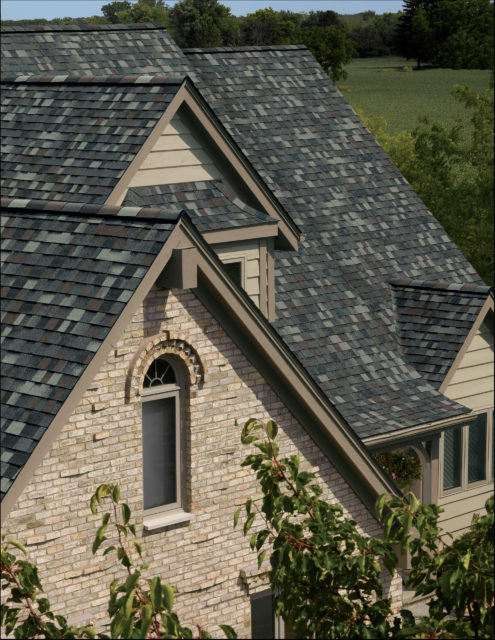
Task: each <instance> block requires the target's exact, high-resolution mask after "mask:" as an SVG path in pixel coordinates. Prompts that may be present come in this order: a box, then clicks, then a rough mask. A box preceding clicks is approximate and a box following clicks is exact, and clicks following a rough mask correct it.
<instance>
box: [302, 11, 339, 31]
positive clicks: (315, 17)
mask: <svg viewBox="0 0 495 640" xmlns="http://www.w3.org/2000/svg"><path fill="white" fill-rule="evenodd" d="M337 24H341V23H340V18H339V14H338V13H335V11H310V12H309V14H308V16H307V17H306V18H304V20H303V21H302V26H303V27H331V26H333V25H337Z"/></svg>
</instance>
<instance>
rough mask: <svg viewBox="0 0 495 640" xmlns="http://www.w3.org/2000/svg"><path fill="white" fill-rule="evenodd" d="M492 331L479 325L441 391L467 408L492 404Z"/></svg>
mask: <svg viewBox="0 0 495 640" xmlns="http://www.w3.org/2000/svg"><path fill="white" fill-rule="evenodd" d="M493 386H494V385H493V335H491V334H490V331H489V329H488V326H487V325H486V324H485V325H482V327H481V328H480V330H479V331H478V333H477V334H476V335H475V337H474V338H473V341H472V342H471V344H470V345H469V348H468V349H467V351H466V353H465V354H464V357H463V358H462V360H461V363H460V364H459V367H458V368H457V370H456V372H455V373H454V375H453V377H452V380H451V381H450V384H449V385H448V387H447V389H446V390H445V395H446V396H447V397H448V398H451V399H452V400H457V401H458V402H460V403H461V404H464V405H465V406H467V407H469V408H470V409H482V408H485V407H490V406H493Z"/></svg>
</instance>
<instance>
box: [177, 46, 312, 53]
mask: <svg viewBox="0 0 495 640" xmlns="http://www.w3.org/2000/svg"><path fill="white" fill-rule="evenodd" d="M297 49H306V50H308V47H307V46H306V45H305V44H273V45H267V44H262V45H246V46H243V47H211V48H208V47H205V48H200V47H186V48H184V49H182V52H183V53H185V54H186V55H188V54H192V53H248V52H249V51H290V50H297Z"/></svg>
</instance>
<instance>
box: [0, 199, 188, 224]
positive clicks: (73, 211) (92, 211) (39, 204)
mask: <svg viewBox="0 0 495 640" xmlns="http://www.w3.org/2000/svg"><path fill="white" fill-rule="evenodd" d="M0 206H1V207H2V209H12V210H16V211H25V212H33V211H36V212H39V213H43V212H54V213H63V214H67V215H87V216H103V217H112V218H113V217H116V218H131V219H132V218H138V219H139V220H143V219H146V220H153V221H157V222H164V221H166V222H177V221H178V220H179V218H180V217H181V216H182V215H183V213H182V212H180V213H179V214H177V213H173V214H171V213H167V212H166V211H164V210H163V209H160V208H159V207H137V206H136V207H131V206H125V207H123V206H116V205H99V204H90V203H87V202H65V201H63V200H58V201H47V200H35V199H29V198H7V197H2V198H0Z"/></svg>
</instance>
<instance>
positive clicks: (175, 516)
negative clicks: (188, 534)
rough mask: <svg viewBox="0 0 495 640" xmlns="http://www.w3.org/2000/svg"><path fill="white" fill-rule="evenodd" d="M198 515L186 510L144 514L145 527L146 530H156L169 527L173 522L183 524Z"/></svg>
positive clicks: (193, 519) (192, 520)
mask: <svg viewBox="0 0 495 640" xmlns="http://www.w3.org/2000/svg"><path fill="white" fill-rule="evenodd" d="M195 520H196V516H195V515H194V514H192V513H187V512H186V511H172V512H170V513H167V512H165V513H158V514H156V515H152V516H151V515H150V516H144V518H143V527H144V530H145V531H154V530H155V529H161V528H162V527H169V526H170V525H173V524H181V523H183V522H188V523H189V522H194V521H195Z"/></svg>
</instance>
